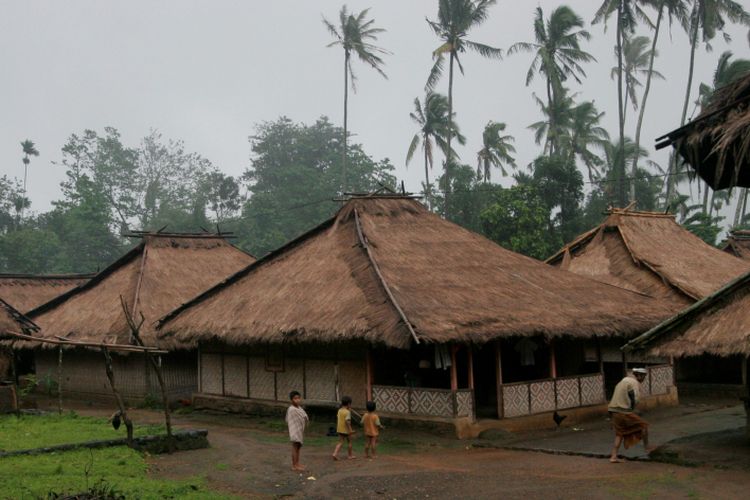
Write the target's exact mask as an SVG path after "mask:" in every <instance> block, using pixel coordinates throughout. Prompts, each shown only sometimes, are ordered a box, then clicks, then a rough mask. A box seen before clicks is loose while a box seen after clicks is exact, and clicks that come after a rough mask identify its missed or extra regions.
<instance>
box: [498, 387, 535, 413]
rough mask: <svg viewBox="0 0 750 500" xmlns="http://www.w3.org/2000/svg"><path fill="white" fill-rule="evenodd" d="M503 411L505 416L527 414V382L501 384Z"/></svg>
mask: <svg viewBox="0 0 750 500" xmlns="http://www.w3.org/2000/svg"><path fill="white" fill-rule="evenodd" d="M503 411H504V416H505V417H518V416H521V415H528V414H529V385H528V384H516V385H504V386H503Z"/></svg>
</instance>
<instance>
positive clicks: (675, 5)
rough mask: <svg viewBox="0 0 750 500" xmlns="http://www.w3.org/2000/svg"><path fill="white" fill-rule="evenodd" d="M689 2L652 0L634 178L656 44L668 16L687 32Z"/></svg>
mask: <svg viewBox="0 0 750 500" xmlns="http://www.w3.org/2000/svg"><path fill="white" fill-rule="evenodd" d="M687 2H688V0H652V2H651V4H650V5H651V6H652V7H654V8H655V9H656V10H657V15H656V24H655V25H654V38H653V40H652V41H651V50H650V57H649V62H648V73H647V75H646V86H645V87H644V89H643V97H642V98H641V109H640V111H639V113H638V123H637V125H636V128H635V158H633V170H632V172H633V177H635V175H636V173H637V172H638V159H639V157H640V150H641V128H642V126H643V117H644V115H645V113H646V101H647V100H648V94H649V91H650V90H651V79H652V76H653V74H654V59H655V58H656V55H657V51H656V42H657V40H658V39H659V33H660V29H661V22H662V20H663V19H664V16H665V15H666V17H667V20H668V21H669V26H670V27H671V26H672V22H673V21H675V20H676V21H677V22H678V23H679V24H680V25H681V26H682V27H683V28H684V29H685V30H687V17H688V14H687ZM633 188H634V184H633V183H631V184H630V190H631V192H630V199H631V201H632V200H633V199H634V195H635V193H634V192H633Z"/></svg>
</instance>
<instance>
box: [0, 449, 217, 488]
mask: <svg viewBox="0 0 750 500" xmlns="http://www.w3.org/2000/svg"><path fill="white" fill-rule="evenodd" d="M87 471H88V474H87ZM147 472H148V465H147V464H146V461H145V460H144V458H143V456H142V455H141V454H139V453H138V452H136V451H134V450H131V449H130V448H127V447H125V446H118V447H114V448H105V449H100V450H78V451H70V452H65V453H50V454H45V455H36V456H24V457H11V458H0V499H6V498H8V499H11V498H12V499H27V498H28V499H36V498H46V497H47V494H48V493H49V492H57V493H62V492H66V493H69V494H70V493H77V492H81V491H84V490H86V489H87V488H88V487H91V486H94V485H96V484H97V483H99V482H100V481H102V480H103V481H105V482H106V484H107V485H108V486H110V487H111V488H113V489H114V490H116V491H117V492H118V493H120V494H123V495H125V497H126V498H142V499H151V498H187V499H198V498H200V499H219V498H231V497H229V496H225V495H221V494H218V493H214V492H211V491H209V490H208V489H207V488H206V486H205V482H204V480H203V479H202V478H200V477H194V478H189V479H185V480H181V481H171V480H161V479H151V478H149V477H148V476H147ZM87 475H88V478H87Z"/></svg>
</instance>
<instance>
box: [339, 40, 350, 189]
mask: <svg viewBox="0 0 750 500" xmlns="http://www.w3.org/2000/svg"><path fill="white" fill-rule="evenodd" d="M349 57H350V56H349V51H344V148H343V150H344V152H343V153H342V156H341V195H342V196H343V195H344V193H346V144H347V141H348V140H349V136H348V128H347V126H348V118H349V116H348V113H349Z"/></svg>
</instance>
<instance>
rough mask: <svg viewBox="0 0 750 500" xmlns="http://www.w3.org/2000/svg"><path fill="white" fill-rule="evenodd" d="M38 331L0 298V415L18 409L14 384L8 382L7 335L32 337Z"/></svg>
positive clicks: (37, 328) (9, 340)
mask: <svg viewBox="0 0 750 500" xmlns="http://www.w3.org/2000/svg"><path fill="white" fill-rule="evenodd" d="M38 331H39V327H38V326H36V325H35V324H34V323H33V322H32V321H31V320H30V319H29V318H27V317H26V316H24V315H23V314H21V313H20V312H19V311H18V310H16V309H15V308H13V306H11V305H10V304H8V303H7V302H5V301H4V300H3V299H1V298H0V339H2V340H3V342H2V345H0V413H7V412H9V411H12V410H15V409H16V408H17V407H18V400H17V394H16V392H15V387H14V383H13V382H12V381H9V380H8V378H9V377H8V375H12V374H11V373H9V372H10V368H11V365H10V363H11V362H12V357H11V356H10V355H7V351H8V350H9V349H10V347H9V346H10V345H11V344H10V342H12V339H13V337H10V336H9V335H8V334H19V333H20V334H24V335H32V334H34V333H36V332H38Z"/></svg>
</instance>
